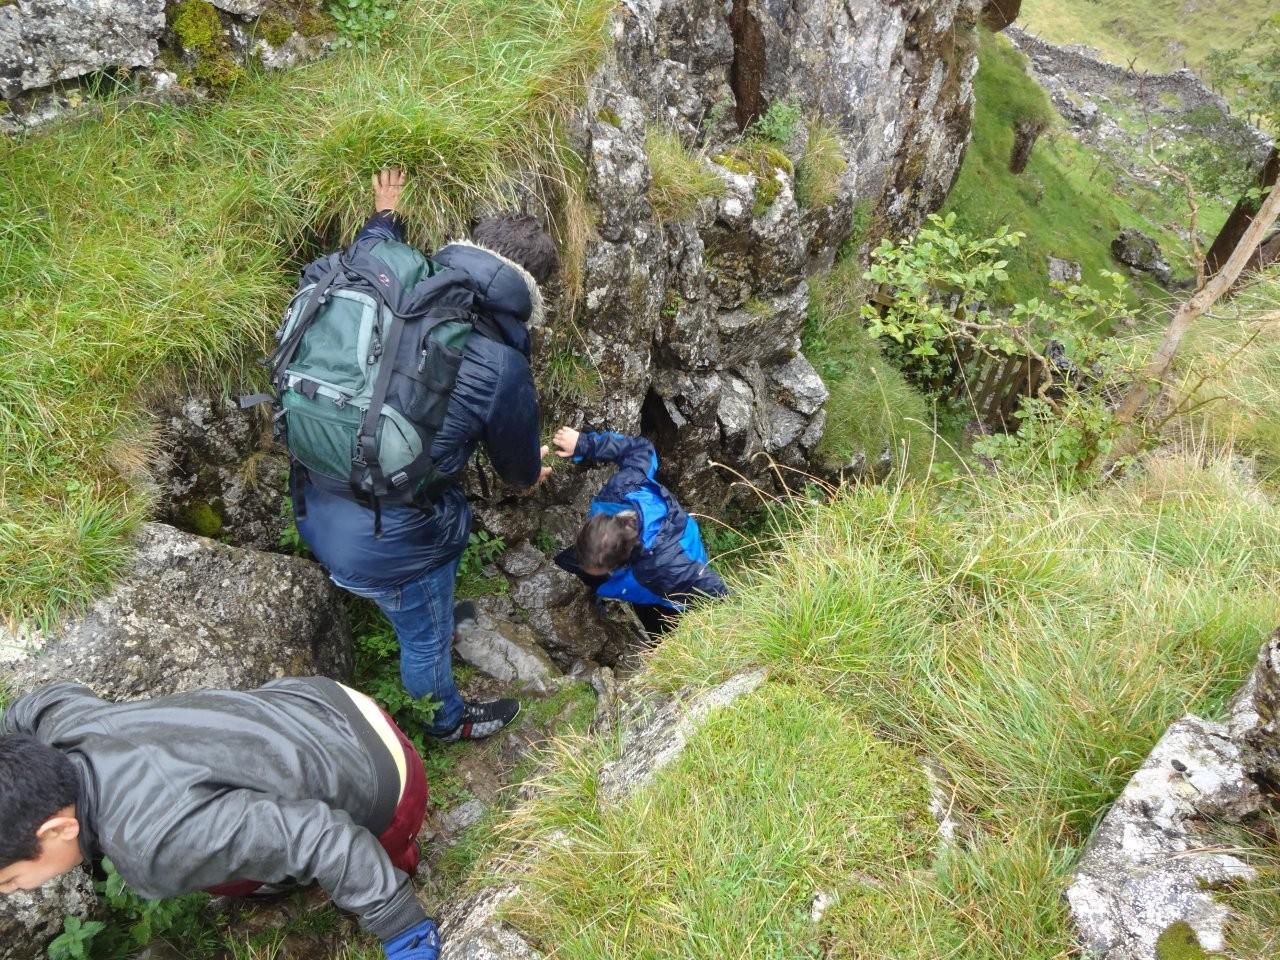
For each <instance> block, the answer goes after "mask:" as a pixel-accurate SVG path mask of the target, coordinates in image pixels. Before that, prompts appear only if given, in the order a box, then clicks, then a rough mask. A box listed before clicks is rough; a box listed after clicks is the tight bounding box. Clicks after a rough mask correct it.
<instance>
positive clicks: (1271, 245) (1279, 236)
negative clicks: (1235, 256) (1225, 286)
mask: <svg viewBox="0 0 1280 960" xmlns="http://www.w3.org/2000/svg"><path fill="white" fill-rule="evenodd" d="M1277 262H1280V230H1277V231H1276V232H1275V233H1273V234H1272V235H1271V239H1269V240H1266V241H1263V244H1262V246H1260V247H1259V248H1258V255H1257V256H1256V257H1254V258H1253V262H1251V263H1250V264H1249V265H1250V266H1251V267H1253V269H1255V270H1265V269H1266V268H1267V267H1269V266H1271V264H1273V263H1277Z"/></svg>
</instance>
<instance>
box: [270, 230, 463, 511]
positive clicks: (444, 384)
mask: <svg viewBox="0 0 1280 960" xmlns="http://www.w3.org/2000/svg"><path fill="white" fill-rule="evenodd" d="M475 299H476V288H475V285H474V281H472V279H471V277H470V276H469V275H468V274H466V273H465V272H463V271H459V270H452V269H449V268H446V267H442V266H440V265H439V264H436V263H434V262H433V261H431V260H429V259H428V258H426V257H424V256H423V255H422V254H421V253H419V252H418V251H417V250H415V249H414V248H412V247H410V246H408V245H406V244H403V243H397V242H395V241H392V240H373V241H362V242H359V243H356V244H354V245H352V246H351V247H349V248H348V249H346V250H343V251H339V252H338V253H333V254H330V255H329V256H326V257H322V258H320V259H319V260H316V261H315V262H313V263H312V264H310V265H309V266H308V267H307V268H306V269H305V270H303V274H302V282H301V284H300V285H299V288H298V291H297V293H295V294H294V297H293V299H292V301H291V302H290V304H289V307H288V309H287V310H286V312H285V315H284V323H283V325H282V326H281V327H280V329H279V331H278V332H277V333H276V340H277V342H278V344H279V345H278V346H277V348H276V350H275V352H274V353H273V354H272V355H271V357H270V358H269V359H268V361H267V362H268V365H269V366H270V369H271V383H272V386H273V388H274V391H275V396H274V398H271V399H274V401H275V409H276V415H275V421H276V424H277V434H278V435H279V436H280V437H282V439H283V440H284V441H285V443H286V445H287V446H288V448H289V455H290V458H291V460H292V461H293V465H294V469H295V474H296V473H297V470H298V468H301V469H303V470H305V471H306V472H307V475H308V477H309V479H310V480H311V482H312V483H314V484H316V485H317V486H319V487H321V488H322V489H325V490H328V491H331V492H334V493H338V494H341V495H343V496H347V497H350V498H352V499H355V500H357V501H358V502H360V503H364V504H365V505H367V506H369V507H371V508H372V509H373V511H374V531H375V534H381V525H382V524H381V509H382V505H383V504H386V503H395V504H419V505H424V504H426V503H427V502H429V501H430V500H431V499H432V497H433V496H434V495H436V494H438V493H439V491H440V490H441V489H443V488H444V487H445V486H447V485H448V484H449V483H450V482H452V479H453V478H452V477H450V476H447V475H444V474H441V473H440V472H439V471H437V470H436V468H435V465H434V463H433V462H432V460H431V456H430V452H431V444H432V441H433V440H434V439H435V436H436V433H437V432H438V431H439V429H440V426H441V424H442V423H443V422H444V416H445V412H446V411H447V409H448V406H449V397H450V395H451V394H452V391H453V387H454V383H455V382H456V380H457V375H458V367H459V365H460V364H461V363H462V353H463V350H464V349H465V347H466V343H467V339H468V338H469V337H470V336H471V334H472V332H473V331H474V329H475V323H474V320H475V315H474V312H473V305H474V303H475ZM298 489H300V487H298V486H296V485H295V491H296V490H298ZM303 509H304V507H303V506H302V505H301V504H300V505H299V511H300V512H301V511H302V510H303Z"/></svg>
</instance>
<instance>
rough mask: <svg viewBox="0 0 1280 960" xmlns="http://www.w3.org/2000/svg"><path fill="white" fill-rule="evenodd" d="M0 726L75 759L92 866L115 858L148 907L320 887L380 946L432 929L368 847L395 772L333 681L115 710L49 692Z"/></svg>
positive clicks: (76, 692) (70, 686)
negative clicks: (221, 890) (221, 893)
mask: <svg viewBox="0 0 1280 960" xmlns="http://www.w3.org/2000/svg"><path fill="white" fill-rule="evenodd" d="M3 728H4V731H5V732H6V733H26V734H30V735H32V736H34V737H36V738H37V739H39V740H41V741H42V742H44V743H47V744H49V745H50V746H52V747H55V748H57V749H58V750H60V751H62V752H63V753H64V754H66V755H67V756H68V757H69V758H70V759H71V762H72V763H73V764H75V767H76V770H77V772H78V773H79V775H80V795H79V800H78V801H77V804H76V817H77V819H78V820H79V822H80V836H81V849H82V851H83V853H84V855H85V858H86V860H87V861H90V862H92V861H95V860H97V859H99V858H101V857H104V856H106V857H110V858H111V861H112V862H113V863H114V864H115V866H116V869H117V870H118V871H119V872H120V875H121V876H122V877H123V878H124V880H125V882H127V883H128V884H129V886H130V887H131V888H133V889H134V890H135V891H137V892H138V893H139V894H141V895H142V896H144V897H148V898H161V897H170V896H175V895H177V894H181V893H189V892H191V891H194V890H202V889H205V888H207V887H212V886H217V885H219V884H223V883H228V882H230V881H234V880H259V881H262V882H263V883H281V882H284V881H288V880H293V881H297V882H301V883H308V882H310V881H312V880H314V881H316V882H318V883H319V884H320V886H321V887H323V888H324V889H325V890H326V891H328V893H329V895H330V896H331V897H332V898H333V901H334V903H336V904H337V905H338V906H339V907H341V908H342V909H343V910H348V911H350V912H351V913H354V914H357V915H358V916H359V917H360V923H361V926H363V927H364V928H365V929H366V930H368V931H370V932H371V933H373V934H374V935H375V936H377V937H378V938H379V939H382V940H389V939H391V938H392V937H395V936H398V935H399V934H401V933H403V932H404V931H405V930H407V929H409V928H410V927H412V926H414V925H415V924H417V923H420V922H421V921H422V920H424V919H425V917H426V915H425V913H424V912H423V909H422V907H421V905H420V904H419V903H418V901H417V898H416V897H415V895H414V889H413V884H412V883H410V881H409V878H408V877H407V876H406V875H405V874H404V873H403V872H401V871H399V870H397V869H395V868H394V867H393V866H392V865H391V861H390V860H389V859H388V857H387V854H386V852H385V851H384V850H383V849H382V847H381V846H380V845H379V844H378V840H377V835H378V834H380V833H381V832H382V831H383V830H384V829H385V828H386V827H387V825H388V824H389V823H390V821H391V817H392V815H393V813H394V811H395V807H396V804H397V801H398V797H399V792H400V784H399V775H398V773H397V771H396V767H395V761H394V759H393V758H392V756H391V754H390V753H389V752H388V750H387V748H386V746H385V745H384V744H383V742H382V741H381V740H380V739H379V737H378V735H377V733H376V732H375V731H374V730H373V728H372V727H371V726H370V725H369V723H368V721H366V720H365V719H364V717H363V716H362V715H361V714H360V712H359V711H358V710H357V709H356V707H355V705H354V704H353V703H352V702H351V699H350V698H349V697H348V696H347V695H346V694H345V693H344V692H343V691H342V690H341V689H340V688H339V687H338V685H337V684H336V683H334V682H333V681H332V680H326V679H324V678H321V677H310V678H306V679H286V680H276V681H274V682H272V683H269V684H267V685H266V686H264V687H262V688H261V689H259V690H254V691H250V692H235V691H230V690H201V691H197V692H195V693H184V694H177V695H175V696H171V697H161V698H158V699H155V700H142V701H137V702H134V703H121V704H114V703H108V702H106V701H104V700H100V699H99V698H98V697H96V696H94V695H93V693H92V691H90V690H89V689H88V688H87V687H83V686H80V685H79V684H74V683H55V684H52V685H51V686H47V687H44V688H42V689H40V690H37V691H36V692H34V693H31V694H28V695H27V696H25V697H22V698H21V699H19V700H18V701H16V702H15V703H14V704H13V705H12V706H11V707H9V709H8V710H7V711H6V712H5V715H4V723H3Z"/></svg>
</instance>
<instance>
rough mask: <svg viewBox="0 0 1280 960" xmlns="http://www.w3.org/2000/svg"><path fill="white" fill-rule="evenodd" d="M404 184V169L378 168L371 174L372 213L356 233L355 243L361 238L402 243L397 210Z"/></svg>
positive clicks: (401, 224)
mask: <svg viewBox="0 0 1280 960" xmlns="http://www.w3.org/2000/svg"><path fill="white" fill-rule="evenodd" d="M404 185H405V175H404V171H403V170H397V169H395V168H394V167H388V168H387V169H386V170H379V171H378V172H377V173H375V174H374V175H373V210H374V214H373V216H371V217H370V218H369V219H368V220H367V221H365V225H364V226H363V227H361V228H360V232H359V233H358V234H356V243H359V242H360V241H361V240H395V241H397V242H399V243H404V238H405V235H404V221H403V220H401V219H400V214H399V213H398V212H397V211H398V210H399V209H400V195H401V194H402V193H403V192H404Z"/></svg>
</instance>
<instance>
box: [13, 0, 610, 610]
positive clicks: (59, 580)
mask: <svg viewBox="0 0 1280 960" xmlns="http://www.w3.org/2000/svg"><path fill="white" fill-rule="evenodd" d="M608 7H609V5H608V3H606V2H605V0H535V2H532V3H526V4H521V5H520V6H519V7H518V8H515V7H512V6H511V5H510V4H507V3H504V2H499V0H407V2H406V3H405V4H404V5H403V6H402V7H401V8H400V14H399V16H400V20H399V22H398V23H397V29H396V31H395V36H396V38H397V45H396V46H395V48H394V49H390V50H386V51H381V52H378V53H375V54H362V53H360V52H358V51H348V52H345V53H342V54H339V55H336V56H334V57H332V58H330V59H328V60H326V61H324V62H322V63H320V64H317V65H314V66H312V67H309V68H307V69H303V70H299V71H295V72H291V73H289V74H287V75H285V76H274V77H252V78H250V79H249V80H248V81H246V82H245V83H243V84H241V85H240V87H239V88H238V89H236V90H235V91H233V92H232V94H231V96H230V97H229V98H228V99H227V101H226V102H224V103H219V104H211V105H209V106H206V107H202V108H200V109H196V110H192V109H181V108H177V107H162V106H135V107H127V108H126V107H121V106H117V105H112V104H106V105H105V106H104V107H103V108H102V112H101V115H100V116H97V117H93V118H90V119H88V120H86V121H85V122H83V123H69V124H65V125H60V126H57V127H55V128H53V129H52V130H50V131H49V132H47V133H44V134H41V135H38V136H32V137H30V138H28V139H26V140H19V141H9V140H4V141H0V173H2V175H0V302H3V303H4V304H5V306H6V309H5V310H4V311H3V312H0V569H2V570H4V571H5V576H4V578H3V579H2V580H0V617H5V616H30V615H41V614H47V613H50V612H52V611H56V610H57V609H59V608H62V607H65V606H66V605H68V604H70V603H74V602H76V601H79V600H82V599H84V598H85V597H86V596H88V595H89V594H91V593H92V591H93V590H94V589H95V588H96V587H98V586H99V585H101V584H102V583H104V582H105V581H106V580H107V579H108V578H109V577H110V575H111V573H112V572H113V569H114V568H115V567H116V566H117V565H118V564H119V563H120V562H121V561H122V559H123V549H122V547H123V538H124V535H125V534H126V533H127V531H128V529H129V528H130V527H131V525H133V524H134V523H136V522H137V521H138V519H139V518H140V516H141V515H142V514H143V513H144V511H145V506H146V505H145V495H144V493H143V492H142V485H141V483H140V482H139V468H140V465H141V464H142V463H143V462H144V461H145V460H146V458H147V456H148V451H147V447H148V441H149V436H150V433H149V426H148V424H147V423H146V422H145V421H144V419H143V417H142V414H141V412H140V405H139V402H138V400H139V396H138V394H139V390H140V388H141V389H142V390H146V389H148V388H154V387H155V386H156V385H157V384H158V383H159V382H160V381H162V380H163V379H164V378H166V377H168V376H170V375H172V374H173V373H174V372H175V371H177V370H179V369H180V370H182V371H183V373H184V374H185V375H187V376H189V377H194V378H218V379H223V380H231V381H233V382H234V381H236V380H238V379H240V377H241V370H242V361H243V360H244V359H245V358H246V357H247V356H254V355H256V354H258V353H259V352H261V351H262V349H263V348H264V347H265V345H266V342H267V340H268V339H269V334H270V332H271V330H272V329H274V326H275V324H276V317H277V315H278V313H279V310H280V309H281V307H282V306H283V302H284V300H285V297H286V295H287V291H288V288H289V285H290V283H291V277H292V267H291V263H290V261H291V259H293V258H296V257H297V256H298V255H299V253H300V252H301V251H303V250H305V249H307V248H308V245H309V244H311V243H313V242H315V241H316V239H317V236H318V235H319V234H325V233H327V234H328V237H329V239H330V240H332V239H333V238H336V237H338V236H339V235H341V234H342V233H344V232H345V231H349V230H350V229H351V227H352V226H353V225H354V224H355V223H356V222H357V220H358V219H359V218H360V217H361V215H362V213H363V207H364V206H365V204H366V202H367V194H366V189H367V188H366V184H367V182H368V177H369V174H370V173H371V171H373V170H375V169H377V168H378V167H379V166H381V165H382V164H385V163H392V162H394V163H399V164H402V165H404V166H405V167H407V168H408V169H409V170H410V171H411V172H412V173H414V174H417V175H418V176H417V177H416V179H415V183H414V186H413V188H412V190H411V193H410V195H409V196H408V197H407V203H408V208H409V213H410V215H411V217H412V219H413V221H414V222H415V223H416V224H417V232H418V235H419V236H418V239H420V240H422V241H424V242H430V240H431V239H432V238H439V237H440V236H441V235H442V233H443V232H444V231H446V230H451V229H457V228H458V225H459V224H461V223H463V222H464V221H465V219H466V217H467V216H468V215H469V213H470V211H471V209H472V208H473V206H474V205H475V204H477V203H478V202H480V201H482V200H485V199H499V198H501V197H502V196H504V195H507V194H508V191H509V189H510V182H509V178H510V176H511V174H512V173H514V172H516V171H518V170H520V169H524V170H526V171H527V170H530V169H532V170H537V169H542V170H544V171H546V172H547V173H548V174H550V175H551V176H552V177H555V178H558V179H560V180H564V179H566V178H567V177H569V176H571V175H572V170H571V165H572V159H571V158H570V157H569V156H568V155H567V153H566V152H565V151H563V150H561V149H559V148H558V147H557V146H556V136H555V124H556V121H557V118H558V117H559V116H560V115H562V113H563V111H564V109H565V107H566V105H568V104H569V103H572V102H573V101H575V99H576V98H577V97H578V96H579V95H580V92H581V89H582V82H583V79H584V77H585V73H586V71H587V70H589V69H590V68H591V65H592V64H593V63H594V62H596V60H597V59H598V57H599V56H600V54H601V52H602V50H603V47H604V21H605V17H606V15H607V11H608Z"/></svg>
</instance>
